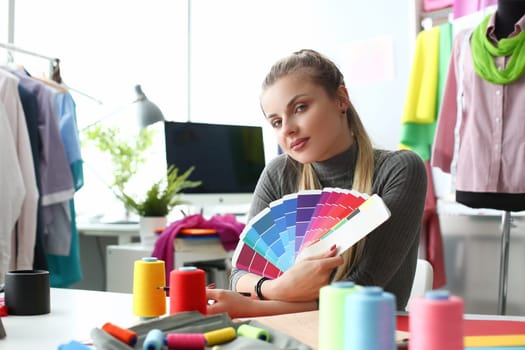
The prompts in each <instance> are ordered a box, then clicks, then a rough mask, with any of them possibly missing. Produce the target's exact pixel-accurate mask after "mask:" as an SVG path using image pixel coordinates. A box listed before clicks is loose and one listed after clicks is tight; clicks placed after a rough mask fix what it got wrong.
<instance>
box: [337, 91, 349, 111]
mask: <svg viewBox="0 0 525 350" xmlns="http://www.w3.org/2000/svg"><path fill="white" fill-rule="evenodd" d="M337 103H338V104H339V105H338V107H339V108H340V109H341V111H346V110H347V109H348V108H350V98H349V97H348V90H347V89H346V86H344V85H340V86H339V88H337Z"/></svg>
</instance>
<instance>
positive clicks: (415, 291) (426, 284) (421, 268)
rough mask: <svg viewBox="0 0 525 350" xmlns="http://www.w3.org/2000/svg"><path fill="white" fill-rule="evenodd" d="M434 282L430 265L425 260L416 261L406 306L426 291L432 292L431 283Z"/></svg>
mask: <svg viewBox="0 0 525 350" xmlns="http://www.w3.org/2000/svg"><path fill="white" fill-rule="evenodd" d="M433 280H434V269H433V268H432V265H430V263H429V262H428V261H427V260H425V259H417V265H416V275H415V276H414V282H413V283H412V290H411V292H410V297H409V298H408V303H407V309H408V305H410V301H411V300H412V299H413V298H416V297H419V296H422V295H424V294H425V292H426V291H429V290H432V282H433Z"/></svg>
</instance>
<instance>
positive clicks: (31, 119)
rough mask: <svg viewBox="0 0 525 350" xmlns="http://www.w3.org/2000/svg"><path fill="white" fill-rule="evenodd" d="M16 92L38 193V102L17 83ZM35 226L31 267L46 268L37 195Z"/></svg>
mask: <svg viewBox="0 0 525 350" xmlns="http://www.w3.org/2000/svg"><path fill="white" fill-rule="evenodd" d="M18 93H19V94H20V101H21V102H22V108H23V109H24V114H25V117H26V123H27V131H28V133H29V141H30V143H31V153H32V154H33V170H34V171H35V177H36V180H37V181H36V184H37V188H38V193H40V171H39V169H40V155H41V154H42V153H41V142H40V132H39V130H38V106H37V105H38V102H37V99H36V97H35V96H34V95H33V94H32V93H31V92H30V91H29V90H27V89H26V88H24V87H23V86H22V85H20V84H18ZM36 222H37V226H36V240H35V255H34V258H33V269H35V270H48V265H47V258H46V254H45V248H44V225H43V221H42V201H41V197H40V196H38V203H37V221H36Z"/></svg>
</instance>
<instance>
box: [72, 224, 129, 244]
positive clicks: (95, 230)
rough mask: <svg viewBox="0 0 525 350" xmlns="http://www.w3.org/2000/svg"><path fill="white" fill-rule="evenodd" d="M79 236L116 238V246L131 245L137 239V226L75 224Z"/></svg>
mask: <svg viewBox="0 0 525 350" xmlns="http://www.w3.org/2000/svg"><path fill="white" fill-rule="evenodd" d="M77 230H78V232H79V234H81V235H86V236H101V237H117V240H118V244H127V243H131V242H132V240H133V238H138V237H139V224H133V223H130V224H103V223H86V222H79V223H77Z"/></svg>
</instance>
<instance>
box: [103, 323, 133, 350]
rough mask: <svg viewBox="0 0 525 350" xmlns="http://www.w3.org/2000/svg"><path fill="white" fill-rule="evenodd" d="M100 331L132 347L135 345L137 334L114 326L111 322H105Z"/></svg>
mask: <svg viewBox="0 0 525 350" xmlns="http://www.w3.org/2000/svg"><path fill="white" fill-rule="evenodd" d="M102 329H103V330H104V331H106V332H107V333H109V334H111V335H112V336H113V337H115V338H117V339H118V340H120V341H122V342H124V343H126V344H128V345H130V346H132V347H133V346H135V344H137V333H135V332H133V331H131V330H129V329H126V328H121V327H119V326H117V325H114V324H113V323H111V322H106V323H105V324H104V325H103V326H102Z"/></svg>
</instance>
